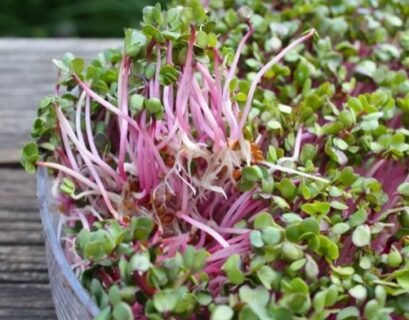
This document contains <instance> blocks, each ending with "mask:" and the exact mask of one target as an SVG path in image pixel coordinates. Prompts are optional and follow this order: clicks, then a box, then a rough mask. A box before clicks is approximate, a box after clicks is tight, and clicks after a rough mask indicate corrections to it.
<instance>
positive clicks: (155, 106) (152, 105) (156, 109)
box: [145, 98, 163, 115]
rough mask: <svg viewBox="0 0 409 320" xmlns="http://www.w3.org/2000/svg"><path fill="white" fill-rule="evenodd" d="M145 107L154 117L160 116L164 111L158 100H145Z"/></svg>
mask: <svg viewBox="0 0 409 320" xmlns="http://www.w3.org/2000/svg"><path fill="white" fill-rule="evenodd" d="M145 105H146V108H147V109H148V111H149V112H150V113H152V114H154V115H156V114H160V113H161V112H162V111H163V106H162V103H161V101H160V100H159V99H158V98H150V99H147V100H145Z"/></svg>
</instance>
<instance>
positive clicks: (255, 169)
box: [241, 166, 264, 182]
mask: <svg viewBox="0 0 409 320" xmlns="http://www.w3.org/2000/svg"><path fill="white" fill-rule="evenodd" d="M241 176H242V178H243V179H244V180H246V181H249V182H257V181H258V180H260V179H262V178H263V177H264V172H263V170H262V169H261V168H260V167H259V166H251V167H245V168H243V170H242V171H241Z"/></svg>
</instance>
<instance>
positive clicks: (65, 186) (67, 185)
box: [60, 178, 75, 196]
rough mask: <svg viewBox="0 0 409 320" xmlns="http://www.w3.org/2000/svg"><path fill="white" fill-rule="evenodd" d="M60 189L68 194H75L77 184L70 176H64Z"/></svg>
mask: <svg viewBox="0 0 409 320" xmlns="http://www.w3.org/2000/svg"><path fill="white" fill-rule="evenodd" d="M60 190H61V191H62V192H63V193H65V194H66V195H69V196H73V195H74V194H75V184H74V182H73V181H72V180H70V179H68V178H63V179H62V181H61V185H60Z"/></svg>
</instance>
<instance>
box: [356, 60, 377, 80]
mask: <svg viewBox="0 0 409 320" xmlns="http://www.w3.org/2000/svg"><path fill="white" fill-rule="evenodd" d="M355 72H356V73H358V74H359V75H362V76H365V77H368V78H372V77H373V76H374V74H375V72H376V64H375V62H373V61H371V60H363V61H361V62H360V63H359V64H358V65H357V66H356V68H355Z"/></svg>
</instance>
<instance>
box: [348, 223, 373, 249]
mask: <svg viewBox="0 0 409 320" xmlns="http://www.w3.org/2000/svg"><path fill="white" fill-rule="evenodd" d="M352 243H353V244H354V245H355V246H356V247H359V248H360V247H366V246H369V245H370V243H371V229H370V228H369V226H368V225H366V224H364V225H361V226H358V227H357V228H356V229H355V230H354V232H353V233H352Z"/></svg>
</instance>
